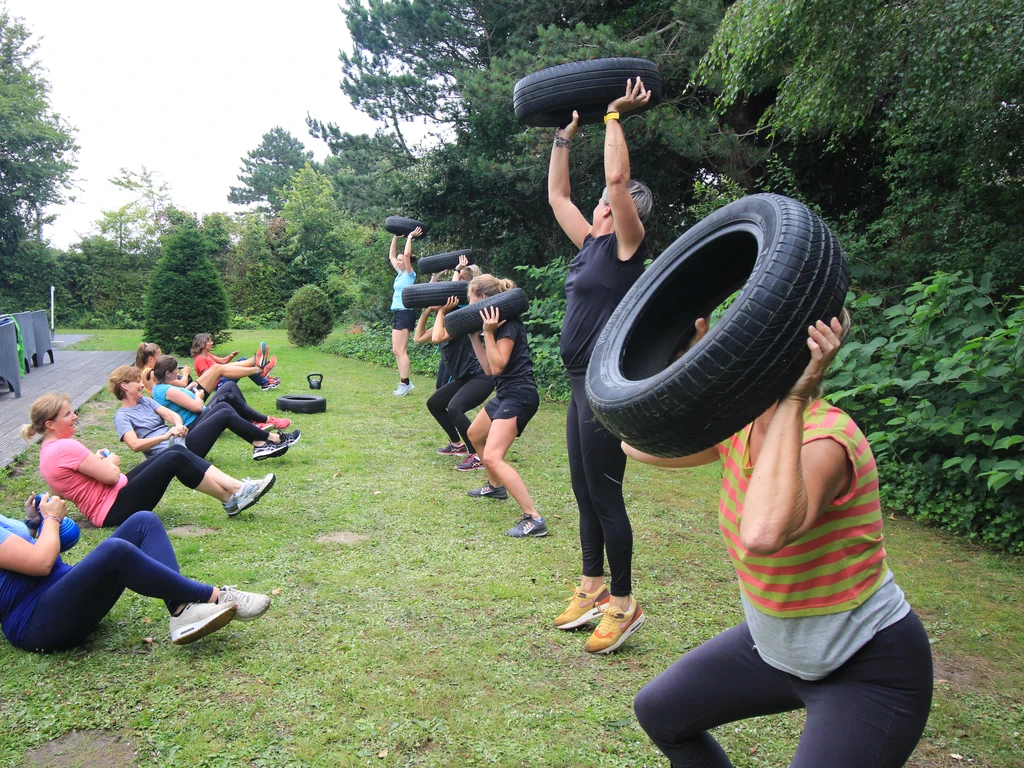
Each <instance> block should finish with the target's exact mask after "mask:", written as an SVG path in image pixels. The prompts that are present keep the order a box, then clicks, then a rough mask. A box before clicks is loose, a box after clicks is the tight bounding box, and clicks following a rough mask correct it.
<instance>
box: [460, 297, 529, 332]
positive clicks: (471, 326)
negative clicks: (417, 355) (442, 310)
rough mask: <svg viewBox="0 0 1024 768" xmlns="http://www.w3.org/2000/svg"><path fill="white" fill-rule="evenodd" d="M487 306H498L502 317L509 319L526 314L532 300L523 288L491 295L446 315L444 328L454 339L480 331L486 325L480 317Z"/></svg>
mask: <svg viewBox="0 0 1024 768" xmlns="http://www.w3.org/2000/svg"><path fill="white" fill-rule="evenodd" d="M487 307H497V308H498V310H499V313H500V318H502V319H505V320H509V319H511V318H513V317H519V316H520V315H524V314H526V312H527V310H529V308H530V300H529V299H528V298H526V292H525V291H523V289H522V288H513V289H512V290H510V291H504V292H503V293H499V294H497V295H495V296H489V297H488V298H486V299H481V300H480V301H477V302H475V303H473V304H470V305H469V306H468V307H463V308H462V309H456V310H455V311H454V312H449V313H448V314H447V315H445V317H444V329H445V330H446V331H447V332H448V335H449V336H451V337H452V338H453V339H457V338H459V337H460V336H465V335H466V334H468V333H475V332H476V331H479V330H480V329H482V328H483V327H484V322H483V320H481V319H480V310H482V309H486V308H487Z"/></svg>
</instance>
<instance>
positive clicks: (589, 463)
mask: <svg viewBox="0 0 1024 768" xmlns="http://www.w3.org/2000/svg"><path fill="white" fill-rule="evenodd" d="M586 378H587V374H586V372H583V373H579V374H575V373H570V374H569V383H570V385H571V387H572V397H571V398H570V399H569V413H568V415H567V417H566V422H565V442H566V444H567V446H568V449H569V476H570V478H571V479H572V492H573V493H574V494H575V496H576V504H577V506H578V507H579V509H580V545H581V547H582V549H583V575H584V576H604V553H605V550H607V551H608V567H609V569H610V570H611V572H612V582H611V593H612V594H613V595H615V596H616V597H625V596H626V595H628V594H630V593H631V592H632V584H631V579H630V573H631V569H632V567H633V527H632V526H631V525H630V524H629V515H628V514H626V502H625V501H624V500H623V498H622V477H623V475H625V474H626V454H624V453H623V452H622V446H621V441H620V440H619V438H617V437H615V436H614V435H613V434H611V433H610V432H609V431H608V430H606V429H605V428H604V426H602V424H601V422H599V421H598V420H597V419H596V418H594V412H593V411H591V410H590V403H589V402H588V401H587V391H586V383H585V382H586Z"/></svg>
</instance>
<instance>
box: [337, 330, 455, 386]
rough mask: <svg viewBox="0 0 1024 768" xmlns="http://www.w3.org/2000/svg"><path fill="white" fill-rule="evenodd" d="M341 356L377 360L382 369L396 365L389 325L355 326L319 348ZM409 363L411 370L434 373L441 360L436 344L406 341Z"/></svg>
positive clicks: (420, 372)
mask: <svg viewBox="0 0 1024 768" xmlns="http://www.w3.org/2000/svg"><path fill="white" fill-rule="evenodd" d="M320 348H321V349H322V350H323V351H324V352H330V353H331V354H333V355H339V356H340V357H350V358H352V359H353V360H362V361H363V362H365V363H376V364H377V365H381V366H384V367H385V368H394V367H395V356H394V354H392V352H391V328H390V326H385V325H372V326H366V327H363V326H355V327H353V328H352V329H350V331H349V333H346V334H345V335H344V336H341V337H339V338H336V339H333V340H331V341H330V342H328V343H326V344H324V345H322V346H321V347H320ZM409 363H410V367H411V370H412V372H413V373H416V374H419V375H421V376H434V375H436V374H437V367H438V365H440V363H441V356H440V354H439V352H438V347H437V346H435V345H434V344H413V343H412V342H411V341H410V342H409Z"/></svg>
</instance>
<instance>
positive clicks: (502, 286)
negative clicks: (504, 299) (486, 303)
mask: <svg viewBox="0 0 1024 768" xmlns="http://www.w3.org/2000/svg"><path fill="white" fill-rule="evenodd" d="M515 287H516V284H515V282H513V281H512V280H509V279H508V278H507V277H506V278H501V277H495V276H494V275H488V274H483V275H477V276H476V277H474V278H473V279H472V280H471V281H470V283H469V289H468V290H470V291H472V292H473V294H474V295H476V296H479V297H481V298H487V297H489V296H497V295H498V294H499V293H504V292H505V291H511V290H512V289H513V288H515Z"/></svg>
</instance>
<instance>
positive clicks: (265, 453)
mask: <svg viewBox="0 0 1024 768" xmlns="http://www.w3.org/2000/svg"><path fill="white" fill-rule="evenodd" d="M290 445H291V443H290V442H288V440H287V439H286V438H284V437H282V438H281V442H279V443H272V442H270V441H269V440H267V441H266V442H265V443H263V445H254V446H253V447H252V457H253V459H254V460H255V461H263V459H269V458H270V457H271V456H284V455H285V454H286V453H288V448H289V446H290Z"/></svg>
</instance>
